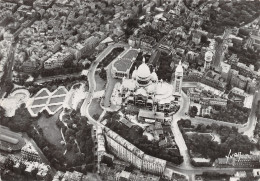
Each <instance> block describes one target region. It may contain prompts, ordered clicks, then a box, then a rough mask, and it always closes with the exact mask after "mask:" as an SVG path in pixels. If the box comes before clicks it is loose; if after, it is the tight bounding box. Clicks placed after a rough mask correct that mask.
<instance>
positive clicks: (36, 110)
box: [31, 106, 44, 114]
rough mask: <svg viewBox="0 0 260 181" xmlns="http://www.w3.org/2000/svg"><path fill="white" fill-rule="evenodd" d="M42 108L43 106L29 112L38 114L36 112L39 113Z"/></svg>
mask: <svg viewBox="0 0 260 181" xmlns="http://www.w3.org/2000/svg"><path fill="white" fill-rule="evenodd" d="M43 107H44V106H41V107H34V108H31V110H32V111H33V112H34V113H35V114H38V112H39V111H41V109H42V108H43Z"/></svg>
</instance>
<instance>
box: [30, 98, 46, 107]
mask: <svg viewBox="0 0 260 181" xmlns="http://www.w3.org/2000/svg"><path fill="white" fill-rule="evenodd" d="M47 100H48V99H47V98H44V99H34V101H33V104H32V105H33V106H34V105H41V104H46V102H47Z"/></svg>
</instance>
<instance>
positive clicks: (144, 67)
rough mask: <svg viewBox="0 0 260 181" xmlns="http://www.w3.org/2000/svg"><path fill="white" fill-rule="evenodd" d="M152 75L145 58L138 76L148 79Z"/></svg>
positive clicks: (138, 70) (139, 68)
mask: <svg viewBox="0 0 260 181" xmlns="http://www.w3.org/2000/svg"><path fill="white" fill-rule="evenodd" d="M150 74H151V72H150V69H149V67H148V65H146V63H145V59H144V58H143V63H142V64H141V65H140V66H139V67H138V69H137V76H138V77H140V78H147V77H149V76H150Z"/></svg>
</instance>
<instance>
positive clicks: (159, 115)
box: [138, 109, 164, 119]
mask: <svg viewBox="0 0 260 181" xmlns="http://www.w3.org/2000/svg"><path fill="white" fill-rule="evenodd" d="M138 117H144V118H149V119H164V113H162V112H153V111H148V110H144V109H140V110H139V114H138Z"/></svg>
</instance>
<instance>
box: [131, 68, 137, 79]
mask: <svg viewBox="0 0 260 181" xmlns="http://www.w3.org/2000/svg"><path fill="white" fill-rule="evenodd" d="M136 78H137V68H136V67H135V69H134V71H133V73H132V79H136Z"/></svg>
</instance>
